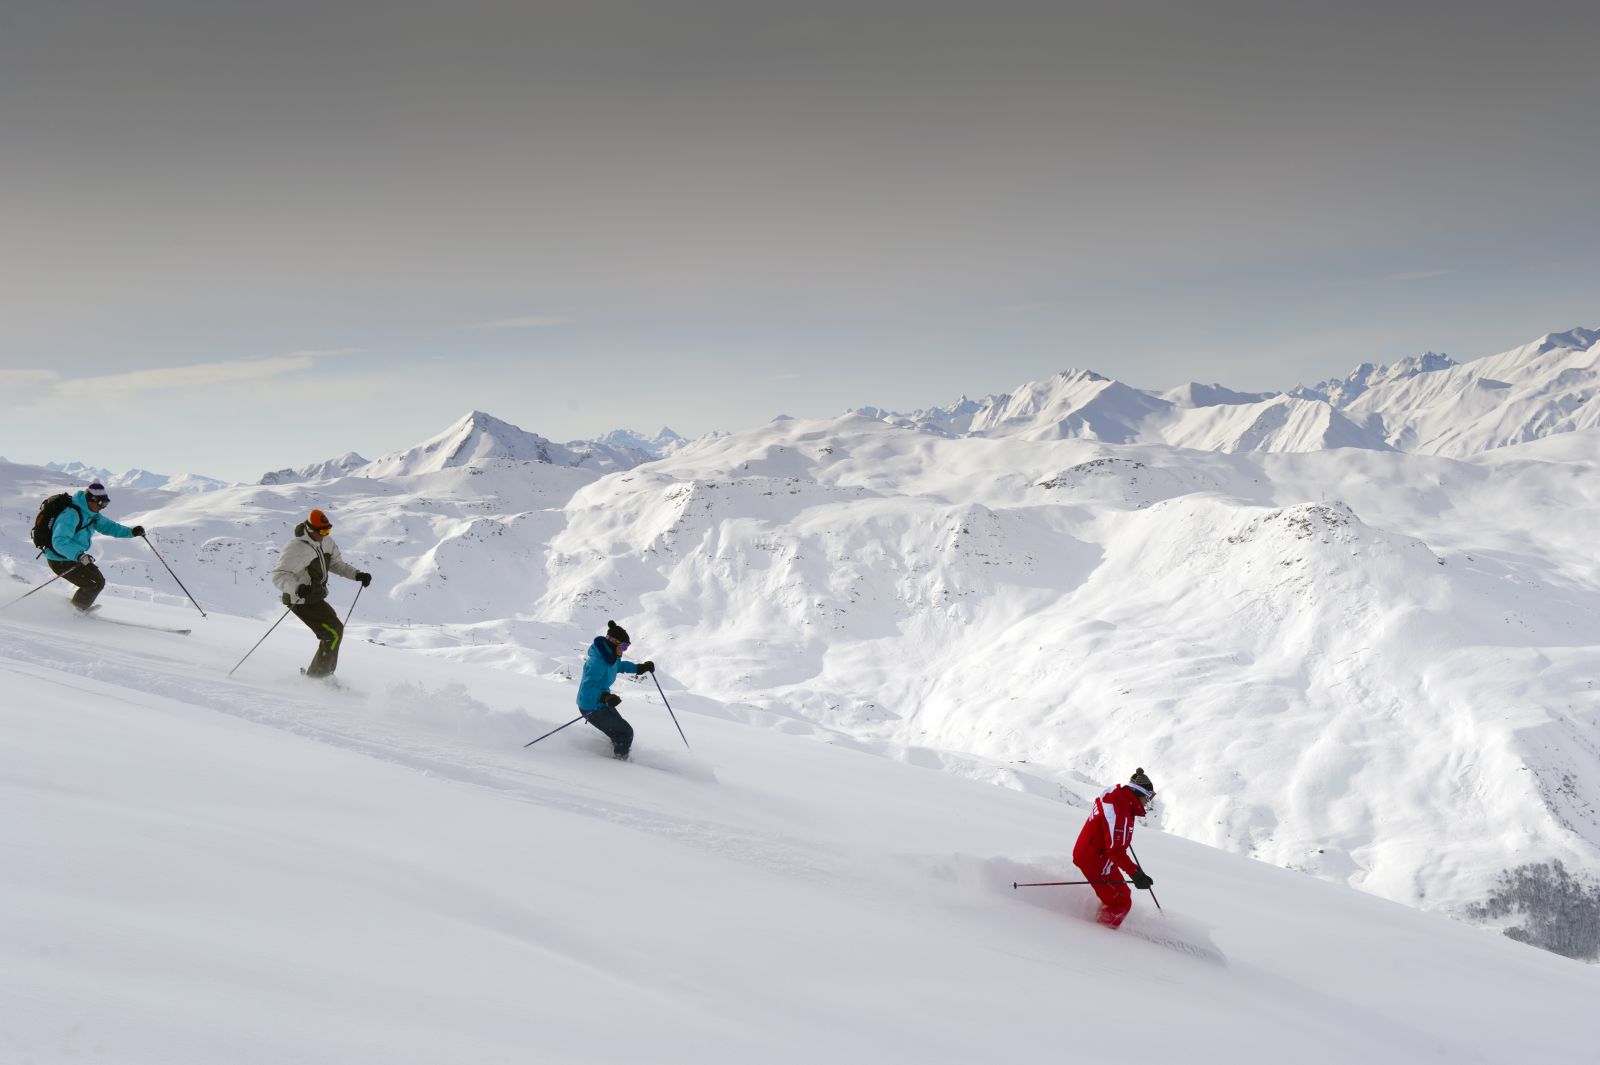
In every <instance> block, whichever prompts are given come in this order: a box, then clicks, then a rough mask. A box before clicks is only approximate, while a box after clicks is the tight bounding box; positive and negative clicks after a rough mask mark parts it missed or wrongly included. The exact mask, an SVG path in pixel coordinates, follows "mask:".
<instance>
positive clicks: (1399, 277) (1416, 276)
mask: <svg viewBox="0 0 1600 1065" xmlns="http://www.w3.org/2000/svg"><path fill="white" fill-rule="evenodd" d="M1453 273H1455V271H1454V270H1413V271H1411V272H1409V273H1404V274H1390V275H1389V278H1388V279H1389V280H1390V281H1426V280H1428V279H1429V278H1433V277H1444V276H1445V275H1446V274H1453Z"/></svg>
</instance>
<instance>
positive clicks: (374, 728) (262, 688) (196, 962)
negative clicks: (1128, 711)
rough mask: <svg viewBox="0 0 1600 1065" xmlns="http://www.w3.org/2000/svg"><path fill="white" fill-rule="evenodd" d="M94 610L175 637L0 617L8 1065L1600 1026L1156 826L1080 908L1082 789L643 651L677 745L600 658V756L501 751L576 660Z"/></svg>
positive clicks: (1539, 1054)
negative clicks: (618, 749)
mask: <svg viewBox="0 0 1600 1065" xmlns="http://www.w3.org/2000/svg"><path fill="white" fill-rule="evenodd" d="M338 605H339V606H340V607H341V608H343V607H345V606H347V605H348V601H347V600H345V599H343V598H340V599H339V602H338ZM103 611H104V612H105V613H106V614H107V616H108V617H115V618H121V619H124V620H130V621H141V622H145V623H154V624H160V625H169V626H170V625H186V626H187V625H192V626H193V627H194V628H195V630H196V631H195V634H194V635H193V636H191V637H179V636H170V635H166V634H162V633H156V632H147V631H143V630H139V629H131V628H123V627H115V626H110V625H105V624H101V623H100V622H99V621H96V620H94V619H80V618H78V617H76V616H74V615H73V614H72V613H71V611H70V609H69V608H68V607H67V606H66V605H65V604H64V603H62V602H61V600H60V599H59V598H55V599H51V598H49V597H48V596H46V595H40V596H36V597H34V598H32V599H29V600H27V601H25V602H24V603H22V604H20V605H18V606H17V607H14V608H12V609H10V610H7V611H6V612H4V613H3V614H0V673H3V674H4V675H5V678H6V683H5V691H6V700H5V704H6V705H5V713H4V714H3V715H0V746H3V750H4V751H5V755H6V756H5V757H4V758H3V759H0V807H3V808H4V809H5V810H7V811H8V813H9V816H7V817H6V818H4V819H3V820H0V850H3V852H4V853H5V854H6V855H7V856H8V860H7V861H6V862H5V863H3V864H0V914H3V917H0V1058H3V1059H4V1060H6V1061H8V1062H18V1063H45V1062H52V1063H53V1062H65V1061H78V1060H91V1061H94V1060H98V1061H113V1062H118V1063H121V1065H142V1063H150V1065H157V1063H159V1065H184V1063H191V1062H192V1063H206V1065H212V1063H216V1062H228V1063H230V1065H249V1063H256V1062H259V1063H264V1065H265V1063H272V1065H278V1063H282V1062H291V1061H292V1062H339V1063H342V1065H356V1063H363V1062H373V1063H384V1065H394V1063H406V1062H419V1063H421V1062H427V1063H438V1062H473V1063H485V1065H487V1063H494V1062H527V1061H550V1062H563V1063H567V1062H571V1063H581V1062H622V1061H650V1062H697V1063H706V1065H716V1063H720V1062H726V1063H741V1065H742V1063H746V1062H751V1061H762V1062H815V1061H817V1060H819V1059H831V1060H843V1061H885V1062H908V1063H911V1062H916V1063H925V1062H978V1061H999V1062H1047V1061H1050V1062H1054V1061H1060V1060H1062V1059H1063V1058H1064V1057H1066V1058H1071V1059H1075V1058H1077V1057H1080V1056H1082V1057H1085V1058H1089V1057H1101V1056H1107V1057H1115V1058H1117V1059H1119V1060H1120V1059H1126V1058H1128V1057H1129V1056H1134V1057H1137V1058H1139V1059H1141V1060H1143V1059H1149V1060H1158V1061H1159V1060H1179V1061H1186V1062H1194V1063H1197V1065H1200V1063H1209V1062H1228V1063H1232V1062H1236V1061H1238V1060H1241V1058H1242V1059H1244V1060H1256V1059H1259V1058H1265V1057H1271V1058H1280V1059H1285V1060H1293V1061H1303V1062H1328V1063H1334V1062H1337V1063H1347V1062H1351V1061H1365V1062H1369V1063H1378V1062H1406V1063H1410V1062H1416V1061H1421V1060H1439V1061H1449V1062H1509V1061H1522V1060H1530V1059H1532V1060H1579V1059H1581V1058H1583V1057H1584V1056H1585V1055H1587V1054H1588V1053H1589V1052H1590V1051H1592V1049H1593V1047H1594V1046H1595V1045H1596V1040H1597V1039H1600V1013H1597V1011H1596V1010H1595V1009H1594V1003H1595V1001H1596V994H1597V992H1600V968H1597V967H1594V966H1585V965H1581V964H1576V963H1574V962H1571V961H1567V960H1564V959H1561V958H1558V957H1555V956H1553V955H1550V954H1547V953H1544V952H1541V951H1538V950H1536V949H1533V948H1530V947H1525V946H1522V945H1519V944H1517V943H1514V942H1511V941H1509V940H1507V939H1505V938H1503V937H1501V936H1498V935H1495V934H1492V933H1490V932H1487V931H1485V930H1481V929H1475V928H1472V927H1469V926H1467V925H1464V924H1460V923H1457V922H1453V921H1449V920H1446V919H1444V918H1441V917H1438V916H1434V915H1429V914H1425V913H1420V912H1417V911H1415V910H1412V909H1408V908H1406V907H1402V906H1397V905H1394V904H1392V903H1388V902H1384V901H1382V900H1379V899H1375V898H1372V897H1370V896H1367V895H1363V894H1361V893H1359V892H1355V891H1351V890H1349V889H1347V888H1343V887H1340V886H1337V885H1333V884H1328V883H1325V882H1322V881H1319V880H1316V879H1314V878H1312V877H1308V876H1304V875H1301V874H1297V873H1292V872H1286V871H1284V870H1281V869H1276V868H1273V867H1271V866H1269V865H1265V864H1262V863H1258V862H1253V861H1250V860H1247V859H1244V858H1240V857H1237V856H1233V855H1229V854H1226V853H1224V852H1221V851H1218V850H1214V849H1211V848H1208V847H1205V846H1201V845H1199V844H1196V843H1192V842H1189V841H1187V840H1184V839H1181V838H1179V837H1177V836H1175V835H1171V834H1167V833H1163V832H1161V831H1158V830H1156V829H1154V828H1148V827H1147V828H1144V829H1142V830H1141V831H1140V832H1139V833H1138V834H1137V835H1136V838H1135V841H1134V845H1135V848H1136V850H1137V852H1138V854H1139V856H1140V857H1141V859H1142V860H1143V861H1144V863H1145V864H1146V866H1147V867H1148V868H1149V869H1150V871H1151V872H1152V873H1153V875H1154V876H1155V879H1156V895H1157V897H1158V898H1159V900H1160V903H1161V905H1162V906H1163V907H1164V909H1163V910H1162V911H1161V912H1159V913H1158V912H1156V911H1155V910H1154V909H1153V907H1152V905H1151V899H1150V897H1149V896H1147V895H1144V894H1139V897H1138V900H1137V902H1136V909H1135V912H1134V915H1133V916H1132V917H1131V918H1130V921H1129V924H1128V925H1127V926H1126V927H1125V928H1124V930H1123V931H1121V932H1115V933H1114V932H1110V931H1107V930H1104V929H1101V928H1099V927H1097V926H1095V925H1094V924H1092V923H1091V922H1089V921H1088V920H1087V919H1086V917H1085V914H1086V912H1087V910H1088V906H1087V903H1086V900H1085V895H1084V891H1085V889H1083V888H1080V887H1062V888H1035V889H1013V888H1012V886H1011V885H1012V883H1013V882H1014V881H1019V880H1021V881H1032V880H1055V879H1076V878H1077V874H1076V872H1075V870H1073V869H1072V867H1071V866H1070V862H1069V857H1068V855H1069V853H1070V848H1071V844H1072V840H1073V838H1074V837H1075V835H1076V833H1077V830H1078V827H1079V824H1080V823H1081V819H1082V813H1083V811H1082V810H1081V809H1080V808H1076V807H1073V806H1069V805H1064V804H1062V803H1061V802H1056V801H1050V800H1047V799H1045V798H1042V797H1040V796H1036V795H1030V794H1027V793H1024V792H1018V791H1012V790H1007V789H1004V788H996V787H991V786H986V785H983V784H979V783H975V782H972V781H967V780H962V779H959V778H958V777H955V776H952V775H949V774H944V773H932V772H926V771H922V770H919V769H916V768H914V767H911V766H907V765H902V764H899V763H897V762H895V761H893V760H889V759H884V758H880V757H873V756H871V755H870V754H868V753H866V752H864V751H863V750H860V749H858V748H859V745H858V744H856V743H853V742H851V741H849V740H848V739H845V738H843V737H840V736H834V737H831V738H830V739H831V742H816V741H814V740H813V739H810V738H807V737H802V736H792V735H787V734H785V732H784V731H783V730H781V729H777V730H774V729H763V728H754V727H750V726H749V725H747V724H744V723H741V722H740V721H739V720H738V716H739V715H738V714H736V713H734V712H732V711H731V710H730V708H728V707H726V706H722V705H719V704H717V703H716V702H714V701H711V700H708V699H705V698H703V697H699V696H696V695H692V694H690V693H688V692H686V691H684V690H683V688H682V686H681V685H680V683H679V682H678V681H677V680H676V679H675V678H673V677H672V676H671V675H670V674H669V675H668V676H667V677H664V678H663V685H664V687H665V690H666V692H667V694H668V697H669V698H670V699H671V700H672V709H673V711H674V712H675V713H676V715H677V718H678V720H679V721H680V722H681V723H682V726H683V729H684V731H685V733H686V734H687V736H688V738H689V742H690V743H692V744H693V750H692V752H690V751H687V750H685V748H684V745H683V742H682V741H681V740H680V738H679V736H678V734H677V731H676V729H675V728H674V727H673V725H672V722H671V719H670V718H669V717H668V715H667V714H666V712H665V708H664V707H663V706H662V704H661V700H660V696H659V695H657V693H656V692H655V690H654V686H653V685H648V686H647V684H646V683H640V682H636V681H625V682H623V683H622V684H621V685H620V686H619V690H620V691H621V693H622V694H623V696H624V700H625V701H624V704H623V709H624V712H626V713H628V715H629V716H630V718H631V719H632V721H633V722H634V724H635V726H636V727H637V729H638V732H639V738H638V741H637V745H636V751H637V761H636V762H635V763H634V764H624V763H618V762H615V761H613V760H611V759H609V758H608V757H605V748H606V744H605V741H604V739H603V737H601V736H600V735H599V734H598V733H596V732H594V731H593V730H590V729H588V728H587V726H584V725H582V724H579V725H576V726H573V727H572V728H569V729H567V730H565V731H562V732H559V733H557V734H556V735H554V736H552V737H550V738H549V739H548V740H545V741H544V742H542V743H540V744H538V745H537V746H535V747H533V748H524V747H523V746H522V745H523V744H524V743H526V742H527V740H529V739H532V738H533V737H535V736H537V735H539V734H540V733H542V732H545V731H547V730H548V729H550V728H554V727H555V726H556V725H558V724H560V723H561V722H563V721H565V720H567V719H568V718H569V717H570V716H571V715H572V713H573V694H574V686H573V685H572V684H571V683H570V682H562V681H558V680H551V679H544V678H537V677H530V676H527V675H518V674H514V673H510V672H503V671H499V670H494V669H491V668H487V667H484V666H482V665H473V664H463V663H457V662H451V661H448V660H444V659H440V658H437V657H429V656H423V655H419V654H416V653H411V652H406V651H402V650H398V649H394V648H385V647H382V646H379V645H377V644H374V643H370V642H368V640H369V639H372V638H374V637H375V636H376V635H377V634H378V632H379V631H380V630H378V629H376V628H373V627H370V626H363V625H361V624H360V623H359V622H357V623H355V624H353V625H352V628H351V630H350V636H349V642H348V643H347V646H346V648H345V651H344V657H343V662H342V666H341V671H340V675H341V677H343V678H344V679H345V680H346V682H347V683H348V685H349V687H348V688H346V689H343V690H329V689H327V688H325V687H324V686H322V685H321V684H319V683H316V682H311V681H306V680H304V679H302V678H300V677H299V676H298V675H296V673H295V672H294V667H295V666H296V665H297V664H299V663H300V662H302V661H303V660H304V659H305V658H306V657H308V655H309V652H310V646H311V641H310V636H309V634H308V633H306V632H305V631H304V630H303V629H298V628H296V629H293V630H291V629H289V628H288V627H286V628H285V629H284V630H282V631H280V632H277V633H275V634H274V635H273V636H272V637H271V638H270V639H268V640H267V641H266V642H265V643H264V644H263V645H262V646H261V648H260V650H259V651H257V652H256V653H255V655H254V656H252V657H251V658H250V659H249V661H248V662H246V663H245V665H244V666H243V667H242V668H241V669H239V671H238V672H237V673H236V674H235V675H234V676H233V677H231V678H230V677H228V676H227V675H226V672H227V670H228V668H229V667H230V666H231V665H233V664H234V662H235V661H236V660H237V659H238V657H239V656H240V655H241V654H242V653H243V651H244V649H246V648H248V647H249V646H250V645H251V644H252V643H254V642H255V641H256V640H257V639H258V638H259V637H260V636H261V634H262V632H263V631H264V626H263V624H262V623H261V621H260V620H259V619H244V618H236V617H230V616H226V615H223V614H219V613H216V612H213V613H212V614H211V616H210V617H209V618H205V619H201V618H199V617H198V615H197V614H196V612H195V611H194V610H193V609H192V608H190V607H188V606H187V605H183V606H176V605H161V604H152V603H143V602H138V601H135V600H133V599H130V598H128V597H127V596H126V595H116V596H112V597H111V598H110V599H109V600H108V601H107V603H106V606H105V607H104V608H103ZM291 624H294V623H293V621H292V619H291ZM572 650H573V651H574V652H576V650H577V648H576V647H574V648H573V649H572ZM635 650H636V652H637V653H640V654H649V655H655V656H657V657H661V658H667V657H669V656H670V653H671V649H670V646H669V645H664V644H663V643H662V641H661V640H660V639H659V638H657V637H654V636H650V637H643V636H641V637H638V643H637V645H636V648H635ZM1123 760H1126V759H1125V758H1124V759H1123ZM1174 783H1176V781H1174ZM1163 799H1165V791H1164V793H1163ZM1183 801H1184V799H1183V798H1182V797H1181V795H1180V796H1179V797H1177V798H1176V799H1175V800H1174V804H1181V803H1182V802H1183ZM1153 940H1161V941H1165V942H1164V943H1162V942H1156V941H1153Z"/></svg>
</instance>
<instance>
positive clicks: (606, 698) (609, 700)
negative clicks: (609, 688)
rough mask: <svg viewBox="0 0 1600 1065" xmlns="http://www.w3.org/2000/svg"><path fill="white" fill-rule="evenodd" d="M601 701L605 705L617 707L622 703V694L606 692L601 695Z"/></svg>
mask: <svg viewBox="0 0 1600 1065" xmlns="http://www.w3.org/2000/svg"><path fill="white" fill-rule="evenodd" d="M600 703H601V705H603V706H610V707H616V706H619V705H621V703H622V696H620V695H612V694H611V693H610V692H606V693H605V694H604V695H602V696H600Z"/></svg>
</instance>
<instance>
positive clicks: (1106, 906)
mask: <svg viewBox="0 0 1600 1065" xmlns="http://www.w3.org/2000/svg"><path fill="white" fill-rule="evenodd" d="M1074 864H1076V865H1077V866H1078V870H1079V871H1080V872H1082V873H1083V878H1084V879H1085V880H1087V881H1089V884H1090V886H1091V887H1093V888H1094V893H1095V894H1096V895H1099V896H1100V913H1099V916H1097V917H1096V918H1095V920H1097V921H1099V922H1100V923H1101V924H1103V925H1105V926H1107V927H1108V928H1121V927H1122V920H1123V918H1125V917H1127V916H1128V911H1129V910H1131V909H1133V892H1131V891H1129V890H1128V885H1127V884H1126V883H1124V882H1123V879H1122V870H1121V869H1118V868H1117V863H1116V862H1113V861H1112V860H1111V855H1109V854H1106V855H1102V856H1101V857H1099V858H1096V859H1095V860H1094V861H1092V862H1091V863H1089V864H1088V865H1084V864H1082V863H1074Z"/></svg>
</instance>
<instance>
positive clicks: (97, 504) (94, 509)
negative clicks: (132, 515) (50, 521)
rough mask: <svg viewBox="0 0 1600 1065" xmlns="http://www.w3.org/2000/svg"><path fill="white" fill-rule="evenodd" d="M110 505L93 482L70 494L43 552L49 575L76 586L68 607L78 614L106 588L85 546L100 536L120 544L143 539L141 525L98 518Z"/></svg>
mask: <svg viewBox="0 0 1600 1065" xmlns="http://www.w3.org/2000/svg"><path fill="white" fill-rule="evenodd" d="M110 502H111V494H110V493H109V492H107V491H106V486H105V485H103V484H101V483H100V482H99V481H95V482H94V483H93V484H91V485H90V486H89V487H88V488H85V489H83V490H82V491H80V492H75V493H73V496H72V501H71V502H70V503H68V504H67V506H66V508H65V509H63V510H62V511H61V513H60V514H58V515H56V521H55V524H54V525H53V526H51V528H50V546H49V547H47V548H45V551H44V560H45V563H46V564H47V565H49V567H50V572H52V573H54V574H55V575H56V576H58V577H62V578H65V580H66V581H67V583H68V584H75V585H77V587H78V591H77V592H76V593H75V594H74V595H73V597H72V605H73V606H75V607H77V608H78V609H79V610H84V611H87V610H88V609H89V608H90V607H92V606H94V601H95V599H96V598H97V597H98V596H99V595H100V593H101V592H102V591H103V590H104V589H105V586H106V577H105V574H103V573H101V572H100V567H99V566H96V565H95V564H94V557H93V556H92V555H90V554H89V544H90V542H91V541H92V540H93V539H94V534H95V533H102V534H104V535H106V536H115V537H117V538H119V539H123V540H126V539H128V538H129V537H133V536H143V535H144V526H143V525H135V526H134V527H133V528H131V529H130V528H128V527H127V526H126V525H119V524H117V523H116V522H114V521H112V520H111V519H110V518H108V517H106V516H105V515H104V514H102V513H101V511H103V510H105V508H106V504H108V503H110Z"/></svg>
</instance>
